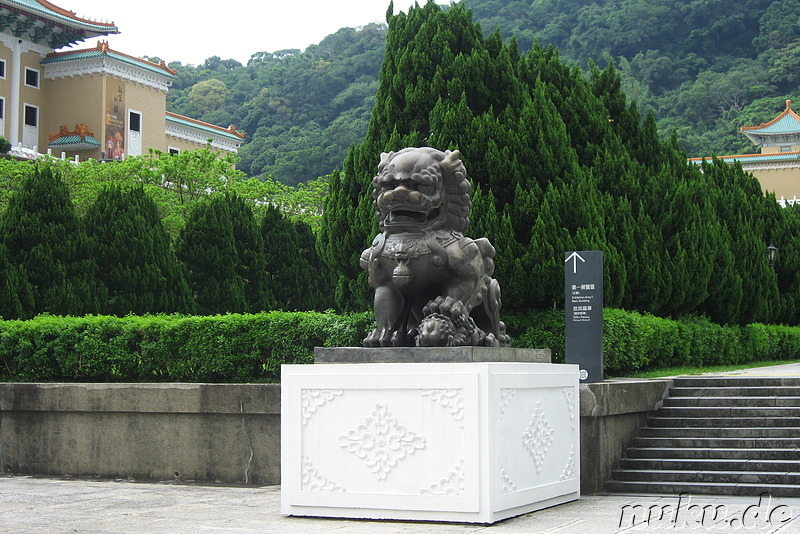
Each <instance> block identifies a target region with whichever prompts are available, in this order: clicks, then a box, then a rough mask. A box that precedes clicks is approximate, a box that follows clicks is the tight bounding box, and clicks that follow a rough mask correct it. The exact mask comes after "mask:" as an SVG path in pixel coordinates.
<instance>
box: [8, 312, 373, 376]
mask: <svg viewBox="0 0 800 534" xmlns="http://www.w3.org/2000/svg"><path fill="white" fill-rule="evenodd" d="M373 321H374V318H373V316H372V315H371V314H368V313H363V314H354V315H343V316H342V315H335V314H333V313H315V312H306V313H289V312H264V313H259V314H254V315H238V314H230V315H215V316H207V317H200V316H180V315H153V316H132V315H130V316H127V317H112V316H86V317H61V316H51V315H42V316H39V317H37V318H35V319H33V320H30V321H0V381H17V382H58V381H64V382H75V381H80V382H277V381H279V380H280V366H281V364H284V363H310V362H312V361H313V360H314V353H313V351H314V347H315V346H327V347H335V346H354V345H355V346H358V345H361V341H362V339H363V338H364V336H365V335H366V331H367V329H368V328H371V325H372V322H373Z"/></svg>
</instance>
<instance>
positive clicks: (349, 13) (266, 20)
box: [51, 0, 425, 65]
mask: <svg viewBox="0 0 800 534" xmlns="http://www.w3.org/2000/svg"><path fill="white" fill-rule="evenodd" d="M51 1H52V3H54V4H55V5H57V6H59V7H62V8H64V9H68V10H70V11H74V12H75V14H76V15H78V16H79V17H84V18H88V19H91V20H96V21H99V22H113V23H114V24H116V26H117V28H119V30H120V34H119V35H111V36H109V37H108V38H106V39H107V40H108V43H109V46H110V47H111V48H112V49H114V50H117V51H119V52H124V53H126V54H130V55H132V56H136V57H141V56H150V57H155V56H157V57H159V58H161V59H163V60H165V61H167V63H169V62H172V61H180V62H181V63H183V64H184V65H187V64H193V65H198V64H201V63H202V62H203V61H204V60H205V59H206V58H209V57H211V56H219V57H220V58H222V59H231V58H232V59H235V60H237V61H240V62H241V63H242V64H246V63H247V60H248V59H250V56H251V55H252V54H254V53H256V52H275V51H277V50H283V49H287V48H299V49H300V50H304V49H305V48H306V47H307V46H309V45H311V44H316V43H318V42H320V41H321V40H322V39H323V38H324V37H325V36H326V35H329V34H331V33H334V32H336V30H338V29H339V28H344V27H357V26H364V25H366V24H369V23H370V22H385V20H386V9H387V8H388V7H389V0H339V1H335V0H261V1H259V0H227V1H214V0H211V1H208V2H202V1H197V0H194V1H188V0H128V1H125V0H116V1H114V2H99V1H97V0H51ZM419 3H420V5H422V4H424V3H425V2H424V1H422V0H420V2H419ZM412 5H414V0H395V1H394V12H395V13H397V12H399V11H407V10H408V7H409V6H412ZM97 41H98V39H97V38H95V39H89V40H87V41H84V43H82V44H80V43H79V44H78V45H77V47H79V48H85V47H86V46H94V45H95V43H96V42H97ZM73 48H75V47H73Z"/></svg>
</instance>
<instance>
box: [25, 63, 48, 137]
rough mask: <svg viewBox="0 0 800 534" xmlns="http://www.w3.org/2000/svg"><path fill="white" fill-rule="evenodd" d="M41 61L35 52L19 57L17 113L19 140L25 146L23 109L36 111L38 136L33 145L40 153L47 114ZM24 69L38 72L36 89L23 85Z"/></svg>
mask: <svg viewBox="0 0 800 534" xmlns="http://www.w3.org/2000/svg"><path fill="white" fill-rule="evenodd" d="M41 60H42V56H41V55H40V54H39V53H37V52H23V53H22V55H21V62H20V63H21V71H20V75H21V80H20V92H19V96H20V99H19V100H20V101H19V108H18V113H19V117H20V121H19V132H18V134H19V139H20V140H22V142H23V144H26V136H25V107H26V106H34V107H36V108H37V109H38V113H37V115H38V121H37V122H38V125H37V128H38V136H37V137H36V140H35V144H36V146H37V147H38V148H39V150H40V151H44V150H43V148H44V147H46V146H47V136H46V135H45V134H44V128H43V127H42V120H43V118H44V117H45V116H46V115H47V113H49V111H48V109H47V107H48V106H47V105H46V103H47V98H46V96H45V90H44V87H43V82H44V76H43V71H42V65H41V64H40V62H41ZM26 69H31V70H34V71H36V72H38V73H39V74H38V78H39V86H38V87H31V86H28V85H27V84H26V83H25V73H26Z"/></svg>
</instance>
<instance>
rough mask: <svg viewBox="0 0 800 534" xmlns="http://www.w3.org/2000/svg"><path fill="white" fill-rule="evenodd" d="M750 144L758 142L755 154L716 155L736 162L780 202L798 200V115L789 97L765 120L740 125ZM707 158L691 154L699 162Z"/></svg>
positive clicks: (799, 189)
mask: <svg viewBox="0 0 800 534" xmlns="http://www.w3.org/2000/svg"><path fill="white" fill-rule="evenodd" d="M739 131H740V132H741V133H742V134H744V135H745V136H747V138H748V139H750V140H751V141H752V142H753V144H755V145H760V146H761V153H759V154H741V155H737V156H721V157H719V158H718V159H721V160H722V161H724V162H726V163H728V164H730V165H733V164H734V162H739V164H740V165H741V166H742V169H743V170H745V171H747V172H749V173H751V174H752V175H753V176H755V177H756V178H757V179H758V181H759V183H760V184H761V189H762V190H763V191H764V192H765V193H775V198H776V199H777V200H778V202H779V203H780V204H781V205H783V206H784V207H785V206H786V205H793V204H796V203H800V115H798V114H797V113H795V112H794V110H792V101H791V100H787V101H786V109H784V110H783V112H781V114H780V115H778V116H777V117H775V118H774V119H772V120H771V121H769V122H765V123H763V124H760V125H758V126H742V128H741V129H740V130H739ZM703 160H705V161H710V160H711V158H709V157H703V158H691V159H689V161H690V162H691V163H694V164H697V165H699V164H700V163H701V162H702V161H703Z"/></svg>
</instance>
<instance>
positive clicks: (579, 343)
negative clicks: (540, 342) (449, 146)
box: [564, 250, 603, 383]
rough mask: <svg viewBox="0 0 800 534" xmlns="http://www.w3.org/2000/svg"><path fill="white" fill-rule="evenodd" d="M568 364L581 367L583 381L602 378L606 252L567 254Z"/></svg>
mask: <svg viewBox="0 0 800 534" xmlns="http://www.w3.org/2000/svg"><path fill="white" fill-rule="evenodd" d="M564 312H565V320H566V324H565V341H566V347H565V354H564V361H565V362H566V363H577V364H578V365H579V366H580V378H581V382H582V383H583V382H602V380H603V253H602V252H601V251H599V250H582V251H569V252H565V253H564Z"/></svg>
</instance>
